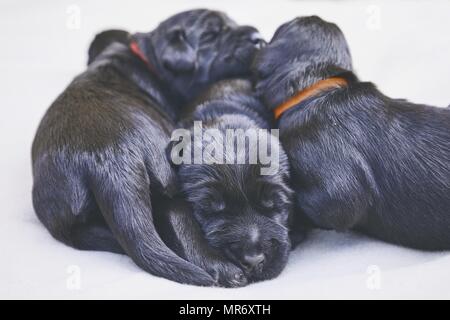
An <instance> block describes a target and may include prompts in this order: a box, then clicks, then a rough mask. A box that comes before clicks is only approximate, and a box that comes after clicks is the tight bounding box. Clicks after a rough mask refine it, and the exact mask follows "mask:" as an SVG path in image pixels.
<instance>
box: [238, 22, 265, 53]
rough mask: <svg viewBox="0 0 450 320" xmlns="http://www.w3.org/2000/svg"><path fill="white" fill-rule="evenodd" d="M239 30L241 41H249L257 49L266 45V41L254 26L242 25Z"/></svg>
mask: <svg viewBox="0 0 450 320" xmlns="http://www.w3.org/2000/svg"><path fill="white" fill-rule="evenodd" d="M237 32H238V35H239V37H240V39H241V41H248V42H250V43H251V44H252V45H253V46H255V48H257V49H261V48H262V47H263V46H264V45H266V41H264V39H263V38H262V36H261V35H260V34H259V32H258V30H256V29H255V28H253V27H250V26H242V27H239V28H238V29H237Z"/></svg>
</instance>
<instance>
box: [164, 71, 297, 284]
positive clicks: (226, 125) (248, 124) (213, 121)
mask: <svg viewBox="0 0 450 320" xmlns="http://www.w3.org/2000/svg"><path fill="white" fill-rule="evenodd" d="M193 121H202V125H203V130H204V132H206V130H209V129H217V130H218V131H219V132H221V134H222V135H223V136H225V135H226V134H225V132H226V130H227V129H243V130H247V129H259V128H262V129H270V128H272V123H271V116H270V114H268V112H267V111H266V110H265V109H264V107H263V105H262V104H261V103H260V102H259V100H258V99H256V98H255V97H254V96H253V92H252V91H251V84H250V82H248V81H245V80H224V81H221V82H219V83H218V84H215V85H213V86H212V88H211V89H210V90H208V91H207V92H206V93H205V94H203V95H202V97H201V98H200V99H199V100H198V101H197V103H196V104H195V105H194V108H193V109H192V110H191V113H190V114H189V115H187V118H185V119H184V121H183V122H182V123H183V125H184V126H185V127H186V128H189V129H190V132H191V133H193V128H192V126H193ZM266 134H267V136H271V135H270V132H266ZM271 137H272V136H271ZM213 141H214V144H215V146H218V147H219V148H221V147H222V146H223V145H224V144H225V142H224V141H219V140H213ZM207 145H208V144H206V143H204V144H203V145H201V148H202V149H203V150H204V149H205V148H206V146H207ZM233 146H234V147H233V148H234V150H235V151H236V152H237V154H239V153H242V152H245V153H246V155H247V157H248V151H249V143H247V144H246V145H245V147H243V148H239V147H237V141H236V140H234V141H233ZM244 149H245V150H244ZM270 149H271V151H272V152H275V151H278V152H279V154H280V156H279V169H278V171H277V172H276V173H274V174H273V175H261V174H260V168H261V166H262V165H261V163H258V164H249V162H246V164H236V163H234V164H223V163H222V164H206V163H204V164H195V163H194V164H190V163H187V164H186V163H183V164H180V165H179V167H178V169H179V170H178V173H179V179H180V183H181V188H182V190H183V191H184V195H185V196H186V198H187V199H188V201H189V202H190V203H191V205H192V207H193V213H194V216H195V218H196V219H197V221H198V222H199V223H200V226H201V228H202V230H203V232H204V233H205V236H206V239H207V240H208V242H209V244H210V245H211V246H212V247H214V248H216V249H217V250H218V251H219V252H221V253H222V254H224V255H225V256H226V257H228V258H230V259H231V260H232V261H234V262H235V263H236V264H237V265H238V266H240V267H241V268H242V269H243V270H244V272H245V273H246V276H247V277H248V280H249V281H258V280H264V279H270V278H273V277H275V276H277V275H278V274H279V273H280V272H281V271H282V269H283V268H284V266H285V264H286V262H287V259H288V254H289V248H290V241H289V235H288V219H289V213H290V211H291V193H292V192H291V190H290V189H289V187H288V186H287V181H288V178H289V168H288V163H287V158H286V155H285V153H284V151H283V150H282V148H281V145H280V144H279V140H278V139H277V138H275V137H273V140H272V144H271V145H270ZM171 150H172V152H173V153H174V154H176V151H175V149H171ZM192 150H193V148H187V149H186V150H183V151H184V152H193V151H192ZM229 156H230V153H229V152H228V149H225V152H224V159H225V158H228V157H229ZM247 161H248V158H247Z"/></svg>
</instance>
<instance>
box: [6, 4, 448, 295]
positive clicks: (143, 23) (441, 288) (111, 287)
mask: <svg viewBox="0 0 450 320" xmlns="http://www.w3.org/2000/svg"><path fill="white" fill-rule="evenodd" d="M71 5H75V7H73V6H71ZM197 7H209V8H215V9H220V10H224V11H226V12H228V13H229V15H230V16H231V17H233V18H234V19H235V20H236V21H237V22H239V23H242V24H252V25H254V26H256V27H258V28H259V29H260V31H261V32H262V34H263V35H264V36H265V37H266V39H270V37H271V35H272V34H273V32H274V31H275V29H276V27H277V26H278V25H280V24H281V23H283V22H285V21H287V20H290V19H291V18H293V17H295V16H299V15H310V14H317V15H320V16H321V17H323V18H325V19H327V20H331V21H333V22H336V23H337V24H338V25H339V26H340V27H341V28H342V30H343V31H344V33H345V35H346V37H347V40H348V41H349V43H350V47H351V50H352V54H353V59H354V66H355V70H356V72H357V73H358V75H359V76H360V77H361V78H362V79H363V80H368V81H373V82H374V83H376V84H377V85H378V87H379V88H380V89H381V90H382V91H383V92H384V93H385V94H387V95H390V96H392V97H395V98H407V99H410V100H412V101H414V102H421V103H429V104H434V105H437V106H441V107H445V106H447V105H448V104H449V103H450V61H449V57H450V36H449V25H450V22H449V20H450V2H449V1H439V0H434V1H393V0H389V1H294V0H292V1H288V0H285V1H280V0H278V1H275V0H274V1H263V0H251V1H245V0H238V1H236V0H226V1H219V0H217V1H193V0H190V1H169V0H163V1H161V0H158V1H151V0H143V1H131V0H129V1H111V0H104V1H87V0H85V1H80V0H72V1H65V0H64V1H49V0H40V1H33V0H30V1H23V0H22V1H20V0H2V2H1V4H0V42H1V47H0V48H1V49H0V97H1V100H0V101H1V102H0V106H1V114H0V130H1V131H0V147H1V148H0V150H1V157H0V170H1V172H0V178H1V179H0V201H1V202H0V203H1V207H0V249H1V250H0V253H1V256H0V297H1V298H158V299H164V298H171V299H177V298H187V299H197V298H205V299H214V298H251V299H260V298H267V299H278V298H293V299H298V298H405V297H408V298H433V297H436V298H450V253H448V252H442V253H429V252H420V251H415V250H410V249H405V248H401V247H396V246H393V245H389V244H384V243H381V242H379V241H375V240H372V239H368V238H365V237H362V236H359V235H354V234H337V233H335V232H325V231H316V232H314V233H313V235H312V236H311V237H310V239H309V240H308V241H307V242H306V243H305V244H303V245H302V246H300V247H299V248H297V249H296V250H295V251H294V252H293V253H292V255H291V258H290V262H289V264H288V266H287V268H286V269H285V271H284V272H283V273H282V274H281V275H280V277H278V278H277V279H275V280H272V281H267V282H263V283H258V284H254V285H250V286H248V287H246V288H242V289H218V288H197V287H192V286H186V285H180V284H176V283H173V282H170V281H167V280H164V279H161V278H156V277H153V276H151V275H149V274H146V273H145V272H143V271H142V270H140V269H139V268H138V267H136V266H135V265H134V264H133V263H132V262H131V261H130V259H129V258H127V257H125V256H120V255H114V254H109V253H99V252H81V251H76V250H74V249H71V248H69V247H66V246H64V245H63V244H60V243H58V242H56V241H55V240H53V239H52V238H51V237H50V235H49V234H48V233H47V231H46V230H45V229H44V227H43V226H42V225H41V224H40V223H39V222H38V220H37V219H36V217H35V215H34V212H33V208H32V205H31V185H32V177H31V160H30V149H31V143H32V139H33V136H34V133H35V130H36V127H37V125H38V123H39V121H40V118H41V117H42V115H43V114H44V112H45V110H46V109H47V107H48V106H49V105H50V104H51V102H52V101H53V100H54V99H55V98H56V97H57V95H58V94H59V93H60V92H61V91H62V90H63V89H64V88H65V87H66V86H67V84H68V83H69V82H70V81H71V79H72V78H73V77H74V76H75V75H76V74H78V73H80V72H82V71H83V69H84V67H85V63H86V56H87V54H86V53H87V47H88V45H89V42H90V41H91V40H92V38H93V36H94V35H95V33H96V32H98V31H101V30H103V29H107V28H112V27H116V28H124V29H127V30H130V31H150V30H151V29H153V28H154V27H155V26H156V25H157V23H158V22H159V21H161V20H162V19H164V18H166V17H168V16H169V15H171V14H174V13H176V12H178V11H181V10H185V9H191V8H197ZM78 9H80V10H81V15H80V25H79V28H73V27H74V26H75V27H76V21H75V25H74V24H73V20H70V17H71V14H73V13H74V12H76V10H78ZM75 20H76V19H75ZM72 265H75V266H76V269H77V270H79V271H80V279H81V282H80V283H81V287H80V288H79V289H78V290H76V289H74V288H73V287H72V286H71V283H72V282H70V280H71V279H72V278H70V272H71V269H70V266H72ZM371 266H376V267H371ZM372 270H374V273H373V272H372ZM378 276H379V277H378ZM377 279H378V280H380V281H377ZM68 281H69V283H68ZM68 284H69V286H68Z"/></svg>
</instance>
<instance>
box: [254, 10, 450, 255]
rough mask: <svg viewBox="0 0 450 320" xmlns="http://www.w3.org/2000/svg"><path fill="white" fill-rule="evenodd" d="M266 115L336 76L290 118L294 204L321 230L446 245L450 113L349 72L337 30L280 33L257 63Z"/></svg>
mask: <svg viewBox="0 0 450 320" xmlns="http://www.w3.org/2000/svg"><path fill="white" fill-rule="evenodd" d="M254 71H255V75H256V76H257V78H258V83H257V85H256V89H257V92H258V94H259V96H261V98H262V99H263V100H264V101H265V103H266V105H267V106H268V107H269V109H273V108H275V107H276V106H277V105H278V104H279V103H281V102H282V101H284V100H286V99H288V98H289V97H290V96H291V95H293V94H294V93H296V92H298V91H300V90H302V89H304V88H306V87H308V86H310V85H312V84H313V83H315V82H317V81H319V80H321V79H325V78H328V77H332V76H341V77H344V78H346V79H347V80H348V82H349V84H348V86H346V87H342V88H337V89H332V90H327V91H325V92H323V93H321V94H318V95H316V96H314V97H311V98H309V99H307V100H306V101H304V102H302V103H300V104H298V105H297V106H295V107H293V108H292V109H290V110H288V111H287V112H285V113H284V114H283V115H282V116H281V118H280V119H279V123H278V125H279V128H280V140H281V141H282V144H283V146H284V148H285V149H286V152H287V154H288V157H289V160H290V163H291V167H292V170H293V187H294V189H295V194H296V198H297V204H298V206H299V207H300V208H301V209H302V212H303V213H304V214H306V216H307V217H309V219H311V220H312V222H313V223H314V224H315V225H317V226H319V227H322V228H331V229H336V230H349V229H354V230H360V231H363V232H365V233H367V234H369V235H372V236H375V237H377V238H380V239H383V240H386V241H389V242H393V243H396V244H401V245H405V246H410V247H414V248H421V249H430V250H438V249H449V248H450V110H449V109H445V108H436V107H431V106H426V105H419V104H413V103H409V102H407V101H406V100H399V99H391V98H389V97H386V96H385V95H383V94H382V93H381V92H379V91H378V90H377V88H376V87H375V86H374V85H373V84H372V83H368V82H360V81H359V80H358V79H357V77H356V76H355V75H354V73H353V72H352V63H351V58H350V53H349V49H348V46H347V43H346V41H345V38H344V36H343V34H342V32H341V31H340V29H339V28H338V27H337V26H336V25H334V24H332V23H328V22H325V21H323V20H321V19H320V18H318V17H304V18H297V19H295V20H293V21H291V22H288V23H286V24H284V25H283V26H281V27H280V28H279V29H278V31H277V32H276V34H275V36H274V37H273V39H272V40H271V42H270V44H269V45H268V46H267V47H266V48H264V49H263V50H262V51H261V52H260V53H259V54H258V56H257V57H256V59H255V62H254Z"/></svg>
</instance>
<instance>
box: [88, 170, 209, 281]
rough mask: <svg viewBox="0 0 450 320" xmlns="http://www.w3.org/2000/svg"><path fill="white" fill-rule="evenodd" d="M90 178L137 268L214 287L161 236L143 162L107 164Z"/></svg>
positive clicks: (114, 229)
mask: <svg viewBox="0 0 450 320" xmlns="http://www.w3.org/2000/svg"><path fill="white" fill-rule="evenodd" d="M123 166H125V167H123ZM91 178H93V179H92V180H93V181H91V187H92V188H91V189H92V191H93V193H94V196H95V199H96V202H97V204H98V206H99V208H100V210H101V212H102V214H103V216H104V217H105V220H106V222H107V224H108V225H109V227H110V229H111V231H112V232H113V234H114V237H115V238H116V239H117V240H118V242H119V243H120V246H121V247H122V248H123V249H124V251H125V252H126V253H127V254H128V255H129V256H130V257H131V258H132V259H133V261H134V262H135V263H136V264H137V265H138V266H140V267H141V268H142V269H144V270H146V271H147V272H149V273H151V274H153V275H155V276H159V277H163V278H166V279H169V280H173V281H176V282H180V283H185V284H192V285H200V286H212V285H215V281H214V279H213V278H212V277H211V276H210V275H209V274H208V273H207V272H206V271H204V270H203V269H201V268H200V267H197V266H195V265H194V264H192V263H190V262H188V261H186V260H184V259H182V258H180V257H179V256H177V255H176V254H175V253H174V252H173V251H171V250H170V249H169V248H168V247H167V246H166V244H165V243H164V242H163V241H162V240H161V238H160V236H159V235H158V233H157V231H156V228H155V225H154V221H153V215H152V203H151V197H150V183H151V181H150V178H149V177H148V175H147V170H146V168H145V166H144V164H143V163H142V164H135V165H131V164H130V163H125V164H124V163H122V167H120V165H119V164H117V163H116V164H114V165H107V164H106V165H104V167H103V170H100V171H96V173H95V176H92V177H91ZM153 197H156V196H155V195H153Z"/></svg>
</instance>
